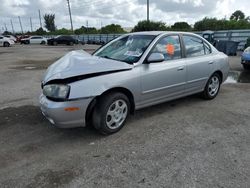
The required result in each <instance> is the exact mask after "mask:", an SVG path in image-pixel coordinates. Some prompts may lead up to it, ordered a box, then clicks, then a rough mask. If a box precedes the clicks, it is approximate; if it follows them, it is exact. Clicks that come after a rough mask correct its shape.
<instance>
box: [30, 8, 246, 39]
mask: <svg viewBox="0 0 250 188" xmlns="http://www.w3.org/2000/svg"><path fill="white" fill-rule="evenodd" d="M43 18H44V27H45V28H46V30H45V29H43V28H39V29H37V30H36V31H35V32H27V33H26V34H29V35H62V34H63V35H70V34H76V35H81V34H112V33H126V31H125V30H124V29H123V28H122V26H121V25H118V24H110V25H106V26H104V27H102V28H100V29H97V28H95V27H86V26H81V27H80V28H77V29H75V30H74V31H73V32H72V31H71V30H69V29H66V28H61V29H57V27H56V25H55V14H45V15H44V16H43ZM231 29H250V17H249V16H248V17H246V16H245V14H244V13H243V12H242V11H241V10H237V11H235V12H234V13H232V15H231V16H230V18H229V19H226V18H224V19H217V18H208V17H205V18H203V19H202V20H199V21H197V22H195V24H194V25H193V26H192V25H190V24H189V23H187V22H176V23H174V24H173V25H170V26H169V25H167V24H166V23H164V22H155V21H147V20H143V21H139V22H138V23H137V24H136V25H135V26H134V28H133V29H132V32H137V31H153V30H154V31H156V30H158V31H205V30H213V31H217V30H231Z"/></svg>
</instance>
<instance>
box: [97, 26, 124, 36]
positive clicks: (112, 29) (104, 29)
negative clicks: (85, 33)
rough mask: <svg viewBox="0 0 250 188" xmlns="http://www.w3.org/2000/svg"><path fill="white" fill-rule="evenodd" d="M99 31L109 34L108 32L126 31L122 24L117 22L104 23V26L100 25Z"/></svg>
mask: <svg viewBox="0 0 250 188" xmlns="http://www.w3.org/2000/svg"><path fill="white" fill-rule="evenodd" d="M100 32H101V33H103V34H109V33H125V32H126V31H124V29H123V28H122V26H120V25H118V24H110V25H106V26H105V27H102V28H101V30H100Z"/></svg>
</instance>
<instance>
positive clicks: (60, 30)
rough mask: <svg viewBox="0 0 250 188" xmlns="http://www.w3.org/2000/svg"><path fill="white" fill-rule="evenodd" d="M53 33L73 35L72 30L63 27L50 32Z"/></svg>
mask: <svg viewBox="0 0 250 188" xmlns="http://www.w3.org/2000/svg"><path fill="white" fill-rule="evenodd" d="M50 34H51V35H71V34H72V31H71V30H69V29H65V28H61V29H57V30H55V31H53V32H51V33H50Z"/></svg>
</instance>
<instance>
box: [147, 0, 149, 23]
mask: <svg viewBox="0 0 250 188" xmlns="http://www.w3.org/2000/svg"><path fill="white" fill-rule="evenodd" d="M147 21H148V22H149V0H147Z"/></svg>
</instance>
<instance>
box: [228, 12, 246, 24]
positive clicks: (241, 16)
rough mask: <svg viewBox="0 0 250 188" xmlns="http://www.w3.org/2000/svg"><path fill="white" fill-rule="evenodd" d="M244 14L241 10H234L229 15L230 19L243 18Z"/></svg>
mask: <svg viewBox="0 0 250 188" xmlns="http://www.w3.org/2000/svg"><path fill="white" fill-rule="evenodd" d="M244 19H245V14H244V13H243V12H242V11H241V10H236V11H235V12H234V13H233V14H232V15H231V16H230V20H236V21H238V20H244Z"/></svg>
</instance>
